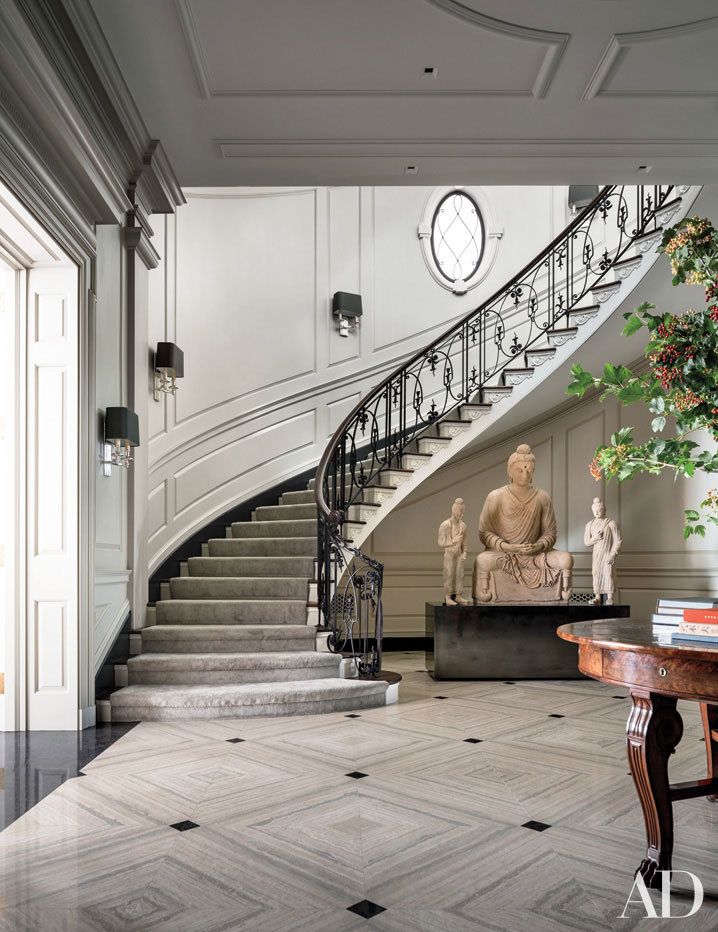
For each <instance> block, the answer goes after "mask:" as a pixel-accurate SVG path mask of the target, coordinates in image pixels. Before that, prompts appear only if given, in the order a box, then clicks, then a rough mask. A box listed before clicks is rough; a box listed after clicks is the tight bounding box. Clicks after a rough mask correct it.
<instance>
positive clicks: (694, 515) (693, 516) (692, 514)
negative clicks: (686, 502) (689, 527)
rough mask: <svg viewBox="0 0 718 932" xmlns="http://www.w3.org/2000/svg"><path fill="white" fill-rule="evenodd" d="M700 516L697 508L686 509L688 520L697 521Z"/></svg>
mask: <svg viewBox="0 0 718 932" xmlns="http://www.w3.org/2000/svg"><path fill="white" fill-rule="evenodd" d="M699 518H700V514H699V513H698V512H697V511H696V510H695V508H687V509H686V520H687V521H697V520H698V519H699Z"/></svg>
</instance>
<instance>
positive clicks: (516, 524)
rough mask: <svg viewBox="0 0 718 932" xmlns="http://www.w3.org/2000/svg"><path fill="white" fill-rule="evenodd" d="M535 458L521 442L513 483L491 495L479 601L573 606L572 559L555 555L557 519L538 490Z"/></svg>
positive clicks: (479, 564)
mask: <svg viewBox="0 0 718 932" xmlns="http://www.w3.org/2000/svg"><path fill="white" fill-rule="evenodd" d="M535 465H536V458H535V456H534V455H533V453H532V452H531V447H530V446H528V444H525V443H522V444H520V445H519V446H518V447H517V448H516V452H515V453H512V454H511V456H510V457H509V462H508V473H509V484H508V485H505V486H503V487H502V488H500V489H494V490H493V492H489V494H488V496H487V497H486V502H485V503H484V507H483V510H482V512H481V517H480V519H479V539H480V540H481V543H482V544H483V545H484V547H485V548H486V550H484V551H483V552H482V553H480V554H479V555H478V556H477V558H476V562H475V564H474V580H473V596H474V600H475V601H477V602H553V601H559V600H560V601H563V602H568V600H569V599H570V597H571V572H572V570H573V557H572V555H571V554H570V553H566V552H565V551H563V550H554V549H553V545H554V544H555V543H556V515H555V514H554V510H553V502H552V501H551V496H550V495H549V494H548V492H544V491H543V489H537V488H535V487H534V486H533V484H532V483H533V476H534V469H535Z"/></svg>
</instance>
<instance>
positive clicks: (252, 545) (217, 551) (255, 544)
mask: <svg viewBox="0 0 718 932" xmlns="http://www.w3.org/2000/svg"><path fill="white" fill-rule="evenodd" d="M207 549H208V550H209V553H208V554H207V556H210V557H316V555H317V541H316V538H315V537H299V538H296V537H257V538H246V539H244V540H242V539H239V538H238V539H232V540H211V541H210V542H209V545H208V548H207Z"/></svg>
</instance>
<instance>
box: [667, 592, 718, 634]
mask: <svg viewBox="0 0 718 932" xmlns="http://www.w3.org/2000/svg"><path fill="white" fill-rule="evenodd" d="M685 611H708V612H709V611H716V612H718V599H711V598H707V597H706V596H704V595H696V596H687V597H686V596H684V597H683V598H682V599H659V600H658V602H657V604H656V610H655V612H654V613H653V617H652V621H653V624H654V625H669V626H670V627H672V628H675V627H676V625H679V624H680V623H681V622H682V621H683V620H684V619H683V613H684V612H685Z"/></svg>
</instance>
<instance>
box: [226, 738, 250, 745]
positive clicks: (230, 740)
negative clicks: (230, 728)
mask: <svg viewBox="0 0 718 932" xmlns="http://www.w3.org/2000/svg"><path fill="white" fill-rule="evenodd" d="M245 740H246V739H245V738H227V744H240V743H241V742H242V741H245Z"/></svg>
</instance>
